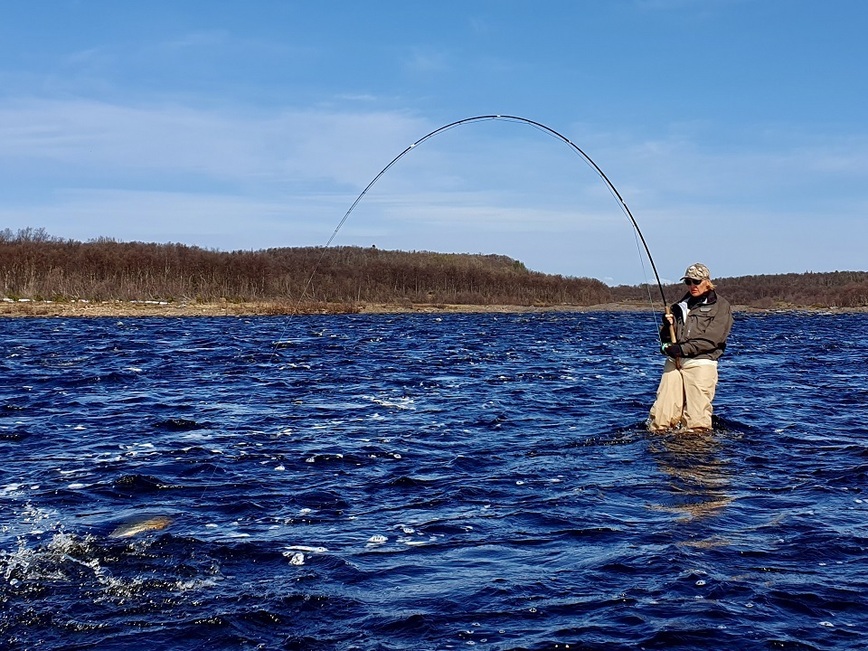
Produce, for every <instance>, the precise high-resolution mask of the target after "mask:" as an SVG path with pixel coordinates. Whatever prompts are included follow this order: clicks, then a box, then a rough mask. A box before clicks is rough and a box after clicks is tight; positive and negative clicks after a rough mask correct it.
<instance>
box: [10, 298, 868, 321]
mask: <svg viewBox="0 0 868 651" xmlns="http://www.w3.org/2000/svg"><path fill="white" fill-rule="evenodd" d="M733 309H734V310H735V311H740V312H760V313H762V312H776V311H810V312H821V313H826V312H828V313H833V314H838V313H846V312H868V308H833V307H819V306H810V307H804V306H796V305H787V306H780V307H777V308H772V309H768V310H766V309H758V308H752V307H748V306H734V307H733ZM658 310H659V306H658V305H656V304H655V305H653V306H651V305H649V304H648V303H604V304H600V305H582V306H580V305H537V306H526V305H455V304H443V303H437V304H433V303H424V304H423V303H416V304H406V303H402V304H393V303H367V304H304V305H299V304H294V303H291V302H268V301H263V302H256V303H231V302H228V301H223V302H215V303H198V302H190V303H184V302H178V303H176V302H158V301H132V302H130V301H100V302H86V301H75V302H63V303H54V302H50V301H4V302H0V317H103V318H120V317H153V316H160V317H197V316H199V317H217V316H230V317H231V316H234V317H241V316H277V315H293V314H401V313H501V314H509V313H526V312H634V311H658Z"/></svg>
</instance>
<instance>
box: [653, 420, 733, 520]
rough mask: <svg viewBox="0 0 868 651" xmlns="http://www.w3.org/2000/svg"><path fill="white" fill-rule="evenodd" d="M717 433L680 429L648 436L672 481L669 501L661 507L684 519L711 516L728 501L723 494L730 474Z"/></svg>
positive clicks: (659, 460)
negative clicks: (668, 503)
mask: <svg viewBox="0 0 868 651" xmlns="http://www.w3.org/2000/svg"><path fill="white" fill-rule="evenodd" d="M720 434H721V433H720V432H717V431H709V432H689V431H681V432H671V433H667V434H660V435H655V436H654V437H653V438H652V440H651V448H650V449H651V453H652V454H653V455H654V458H655V460H656V462H657V465H658V467H659V468H660V470H662V471H663V472H665V473H666V474H667V475H669V477H670V478H671V480H672V482H671V484H670V487H671V490H672V495H673V500H672V504H671V505H667V506H661V507H660V509H661V510H666V511H673V512H676V513H680V514H681V515H682V517H681V518H679V519H680V520H681V521H688V520H693V519H698V518H707V517H710V516H714V515H716V514H718V513H719V512H720V511H721V510H722V509H723V508H724V507H725V506H726V505H727V504H729V503H730V502H731V501H732V497H730V496H729V495H727V493H726V488H727V487H728V486H729V483H730V477H729V474H728V473H727V463H726V460H725V459H723V458H721V456H720V454H721V448H722V446H721V444H720V441H719V439H718V437H719V436H720Z"/></svg>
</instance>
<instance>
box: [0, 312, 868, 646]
mask: <svg viewBox="0 0 868 651" xmlns="http://www.w3.org/2000/svg"><path fill="white" fill-rule="evenodd" d="M866 332H868V315H837V316H832V315H813V316H812V315H798V314H789V315H785V314H781V315H768V316H744V315H740V316H738V317H737V319H736V325H735V329H734V333H733V336H732V338H731V349H730V352H729V353H728V355H727V356H726V357H725V358H724V361H723V362H722V363H721V367H720V372H721V384H720V386H719V392H718V399H717V403H716V405H717V413H718V415H719V416H720V417H721V418H722V420H721V422H720V424H719V427H718V428H717V430H716V431H715V432H714V433H713V434H712V435H709V436H695V435H694V436H689V437H685V436H681V437H678V436H655V435H650V434H648V433H646V432H645V431H644V429H643V421H644V419H645V417H646V414H647V410H648V407H649V406H650V404H651V402H652V399H653V394H654V391H655V389H656V385H657V380H658V375H659V372H660V369H661V365H662V358H661V357H660V356H659V354H658V353H657V352H656V345H655V334H656V317H655V316H653V315H651V314H535V315H446V314H444V315H399V316H382V315H377V316H337V317H325V316H323V317H294V318H287V319H283V318H258V319H233V318H216V319H158V318H139V319H129V320H127V319H124V320H115V319H95V320H82V319H35V320H33V319H12V320H8V319H7V320H2V321H0V333H2V341H3V344H2V355H0V455H2V457H0V458H2V460H3V464H2V470H0V473H2V474H0V509H2V511H0V523H2V530H0V541H2V547H0V549H2V552H0V642H2V644H3V647H4V648H11V649H90V648H99V649H129V648H142V649H151V650H153V649H201V648H208V649H247V648H249V649H256V648H268V649H273V648H275V649H458V648H467V647H471V646H472V647H477V648H481V649H565V648H571V649H604V648H605V649H637V648H645V649H695V648H717V649H731V648H740V649H778V648H780V649H858V648H865V647H866V645H868V594H866V593H868V556H866V546H868V491H866V490H865V489H866V471H868V445H866V434H868V429H866V421H868V418H866V417H868V408H866V404H868V369H866V363H865V361H866V358H868V342H866V336H865V335H866ZM149 517H154V518H162V519H157V520H152V521H147V518H149ZM169 519H170V520H171V522H169ZM142 521H145V524H144V525H141V526H140V529H143V531H139V532H138V533H137V532H136V531H135V530H130V529H129V527H130V526H131V524H130V523H133V524H135V523H137V522H138V523H141V522H142ZM166 525H168V526H166ZM125 526H126V527H128V528H127V529H123V527H125ZM118 527H121V529H120V530H119V529H118ZM123 534H131V535H128V536H124V535H123ZM568 645H569V646H568Z"/></svg>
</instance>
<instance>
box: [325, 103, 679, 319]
mask: <svg viewBox="0 0 868 651" xmlns="http://www.w3.org/2000/svg"><path fill="white" fill-rule="evenodd" d="M483 120H505V121H509V122H520V123H523V124H527V125H530V126H532V127H535V128H537V129H540V130H541V131H543V132H544V133H547V134H548V135H550V136H552V137H554V138H556V139H558V140H560V141H561V142H563V143H565V144H566V145H568V146H569V147H571V148H572V149H573V150H574V151H575V152H576V153H577V154H578V155H579V156H580V157H581V158H582V160H584V161H585V163H587V164H588V165H589V166H590V167H591V169H593V170H594V171H595V172H596V173H597V175H598V176H599V177H600V178H601V179H603V181H604V182H605V184H606V186H607V187H608V189H609V192H611V193H612V196H614V197H615V199H616V200H617V202H618V205H619V206H620V207H621V210H622V211H623V212H624V214H625V215H626V216H627V218H628V219H629V220H630V223H631V224H632V226H633V229H634V230H635V231H636V235H637V236H638V237H639V240H640V241H641V242H642V246H643V247H644V249H645V255H646V256H647V257H648V261H649V262H650V263H651V270H652V271H653V272H654V278H655V280H656V281H657V288H658V289H659V290H660V298H661V300H662V302H663V305H664V307H666V305H667V303H666V294H665V292H664V291H663V283H661V282H660V275H659V274H658V273H657V265H656V264H654V258H653V257H652V255H651V249H649V248H648V243H647V242H646V241H645V236H644V235H643V234H642V230H641V229H640V228H639V224H638V223H637V222H636V218H635V217H633V213H632V212H630V208H629V206H627V202H626V201H624V198H623V197H622V196H621V193H620V192H618V189H617V188H616V187H615V184H614V183H612V181H611V180H609V177H608V176H606V174H605V172H603V170H602V169H601V168H600V166H599V165H597V164H596V163H595V162H594V161H593V159H592V158H591V157H590V156H588V154H586V153H585V152H584V150H582V149H581V148H580V147H579V146H578V145H576V144H575V143H574V142H572V141H571V140H570V139H569V138H567V137H566V136H565V135H563V134H562V133H559V132H558V131H555V130H554V129H552V128H551V127H549V126H546V125H545V124H542V123H541V122H537V121H535V120H531V119H529V118H523V117H520V116H517V115H477V116H474V117H469V118H464V119H462V120H456V121H455V122H450V123H449V124H445V125H443V126H442V127H439V128H437V129H434V131H431V132H430V133H427V134H425V135H424V136H422V137H421V138H419V140H417V141H416V142H414V143H412V144H411V145H409V146H408V147H407V148H406V149H404V151H402V152H401V153H400V154H398V155H397V156H395V158H393V159H392V160H391V161H390V162H389V164H388V165H386V166H385V167H384V168H383V169H382V170H380V172H379V174H377V175H376V176H375V177H374V178H373V179H372V180H371V182H370V183H368V185H366V186H365V189H364V190H362V191H361V192H360V193H359V196H358V197H356V200H355V201H353V203H352V205H351V206H350V207H349V208H348V209H347V212H346V213H344V216H343V218H342V219H341V221H340V222H339V223H338V225H337V227H336V228H335V230H334V232H333V233H332V235H331V237H330V238H329V240H328V242H327V243H326V248H328V247H329V246H330V245H331V243H332V241H333V240H334V238H335V237H336V236H337V234H338V231H340V229H341V227H342V226H343V225H344V223H345V222H346V221H347V219H349V217H350V214H351V213H352V212H353V210H355V208H356V206H357V205H358V204H359V202H360V201H361V200H362V199H363V198H364V197H365V195H366V194H367V193H368V191H369V190H370V189H371V188H372V187H373V186H374V184H375V183H376V182H377V181H379V180H380V177H382V176H383V174H385V173H386V172H388V171H389V169H391V167H392V166H393V165H394V164H395V163H397V162H398V161H399V160H401V159H402V158H403V157H404V156H405V155H407V154H408V153H409V152H410V151H411V150H413V149H415V148H416V147H418V146H419V145H421V144H422V143H423V142H425V141H426V140H428V139H430V138H433V137H434V136H436V135H437V134H439V133H443V132H444V131H448V130H449V129H454V128H455V127H459V126H461V125H464V124H470V123H472V122H481V121H483ZM667 309H668V308H667Z"/></svg>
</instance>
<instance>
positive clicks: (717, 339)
mask: <svg viewBox="0 0 868 651" xmlns="http://www.w3.org/2000/svg"><path fill="white" fill-rule="evenodd" d="M684 307H686V308H687V313H686V314H685V313H684ZM672 314H673V315H674V316H675V340H676V343H678V344H680V346H681V351H682V353H683V356H684V357H686V358H693V359H715V360H716V359H718V358H719V357H720V356H721V355H723V351H725V350H726V338H727V337H728V336H729V331H730V330H731V329H732V308H730V306H729V303H728V302H727V300H726V299H725V298H721V297H720V296H718V295H717V294H716V293H714V291H710V292H708V293H707V294H705V295H703V296H702V297H700V298H699V299H698V300H697V299H694V298H693V297H692V296H691V295H690V294H687V295H685V296H684V298H682V299H681V301H680V303H676V304H675V305H673V306H672ZM660 341H662V342H670V336H669V324H668V322H667V323H666V324H665V325H664V326H663V327H662V328H661V329H660ZM670 343H671V342H670Z"/></svg>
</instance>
